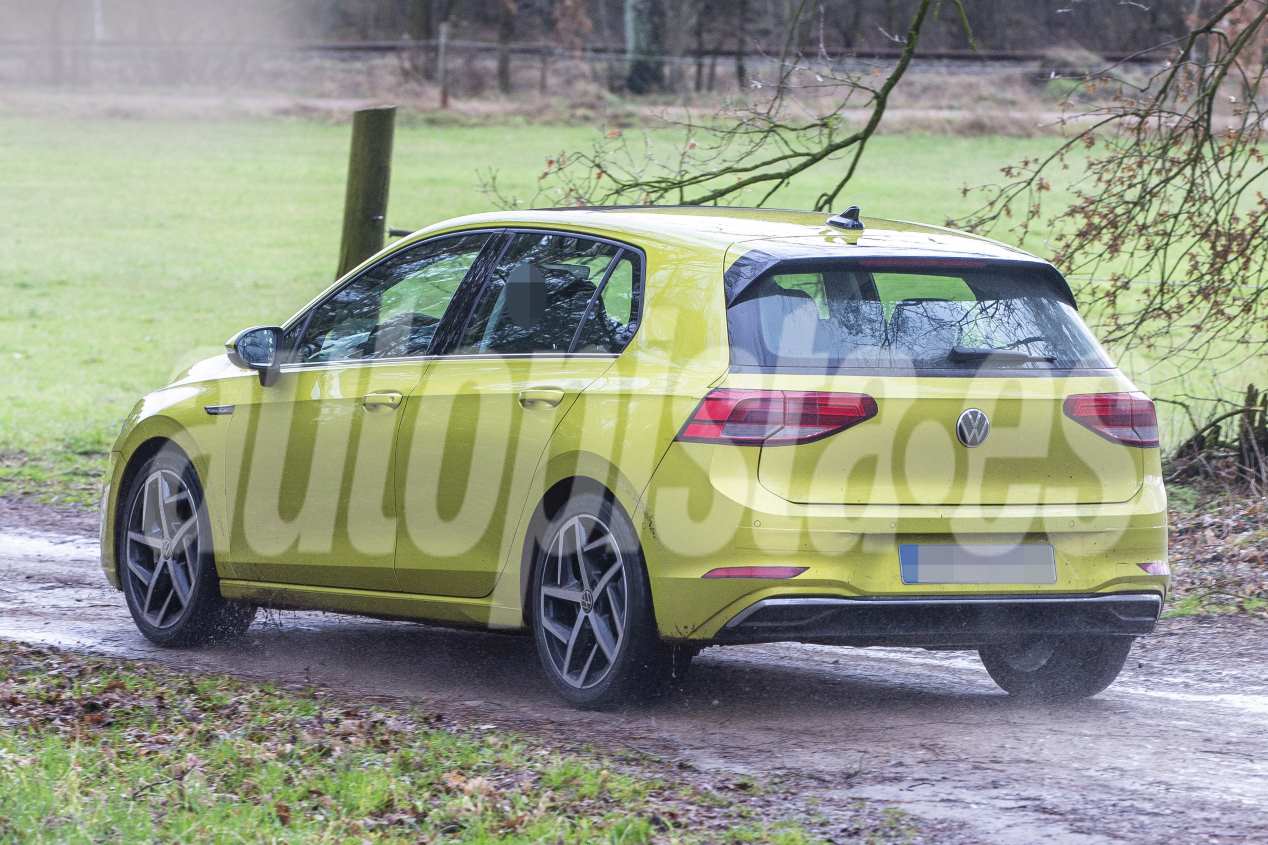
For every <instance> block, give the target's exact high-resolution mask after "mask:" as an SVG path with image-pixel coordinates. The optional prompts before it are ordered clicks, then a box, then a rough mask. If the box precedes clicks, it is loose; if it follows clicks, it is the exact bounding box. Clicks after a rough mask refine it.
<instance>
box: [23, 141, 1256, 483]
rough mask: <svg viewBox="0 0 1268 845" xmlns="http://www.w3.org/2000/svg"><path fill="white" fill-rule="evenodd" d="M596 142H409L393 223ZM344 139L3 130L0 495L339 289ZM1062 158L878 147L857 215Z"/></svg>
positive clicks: (932, 144)
mask: <svg viewBox="0 0 1268 845" xmlns="http://www.w3.org/2000/svg"><path fill="white" fill-rule="evenodd" d="M598 131H599V129H598V127H586V128H581V127H554V126H541V125H519V124H502V125H493V126H487V127H460V126H427V125H418V124H413V125H409V124H407V125H404V126H401V127H399V128H398V132H397V138H396V152H395V162H394V173H393V185H392V198H391V204H390V212H389V223H390V225H392V226H393V227H400V228H417V227H421V226H424V225H427V224H429V223H432V222H435V221H437V220H441V219H443V218H446V217H450V216H453V215H456V214H461V213H466V212H473V211H480V210H486V209H487V208H489V207H490V200H489V199H488V198H487V197H485V196H484V195H483V194H482V193H481V192H480V191H479V189H478V184H479V173H480V172H481V171H483V170H485V169H488V168H491V167H492V168H496V169H497V170H498V171H499V173H500V180H499V181H500V183H501V184H502V186H503V188H504V189H508V190H510V191H513V192H520V193H524V194H527V193H531V191H532V187H533V184H534V182H535V180H536V178H537V175H538V174H539V173H540V172H541V170H542V166H543V162H544V161H545V159H546V158H547V157H548V156H551V155H553V154H555V153H558V152H559V151H561V150H567V149H577V148H582V147H586V146H588V145H589V144H590V143H591V142H592V140H593V139H594V138H595V137H596V133H597V132H598ZM348 134H349V130H348V127H347V126H346V125H332V124H328V123H320V122H313V121H303V120H284V119H273V120H263V119H261V120H253V121H236V122H214V121H209V122H194V121H182V122H147V121H137V120H124V119H119V120H100V119H94V120H68V121H51V120H15V119H5V120H0V174H3V179H2V180H0V223H2V224H3V226H4V229H5V231H4V234H3V237H0V301H2V302H3V303H4V306H3V308H2V309H0V362H3V366H0V385H2V389H0V396H2V397H3V400H4V401H3V402H0V489H11V488H12V487H13V484H14V481H15V479H16V480H17V482H18V483H19V485H20V486H22V487H26V488H30V487H33V486H34V487H43V490H42V491H41V492H43V493H45V494H46V495H47V494H48V493H49V492H50V490H53V488H61V487H75V488H82V487H84V484H83V482H84V481H85V472H86V473H87V475H88V476H91V474H92V467H93V466H94V465H95V464H94V463H93V462H94V461H95V460H96V458H95V456H97V455H99V454H100V453H101V451H102V450H104V449H105V448H106V447H107V446H108V444H109V442H110V441H111V439H112V438H113V436H114V434H115V432H116V430H117V427H118V425H119V422H120V420H121V419H122V418H123V416H124V415H125V414H126V413H127V411H128V410H129V408H130V407H131V405H132V404H133V402H134V401H135V400H136V399H137V398H138V397H139V396H140V395H141V394H142V393H144V392H146V391H148V390H151V389H153V388H155V387H157V386H159V385H161V384H163V383H164V382H165V381H167V380H168V379H169V378H170V377H171V376H172V375H173V374H175V373H176V372H178V371H179V370H181V369H182V368H183V367H185V366H186V365H188V364H190V363H192V362H193V361H195V360H197V359H199V358H202V357H205V356H207V355H211V354H215V353H217V352H218V351H219V350H220V349H221V344H222V343H223V341H224V339H225V338H226V337H228V336H229V335H230V334H232V333H233V332H234V331H236V330H237V329H239V328H242V327H244V326H247V325H251V324H256V323H262V322H277V321H281V320H282V319H284V318H286V317H287V316H289V315H290V314H291V313H293V312H294V311H295V310H296V309H298V308H299V307H300V306H302V305H303V304H304V303H305V302H306V301H307V300H308V299H309V298H310V297H311V296H312V295H313V294H315V293H316V292H318V291H320V290H321V289H322V288H323V287H325V286H326V285H327V284H328V283H329V282H330V281H331V278H332V275H333V272H334V266H335V259H336V254H337V250H338V239H339V229H340V215H341V213H342V204H343V180H344V176H345V169H346V159H347V144H348ZM1052 143H1053V141H1052V139H1045V138H1036V139H1017V138H1004V137H999V138H954V137H944V136H938V137H933V136H896V137H882V138H879V139H877V140H875V141H873V143H872V145H871V146H870V147H869V149H868V152H867V155H866V158H865V166H864V168H863V172H862V174H861V175H860V176H859V178H858V179H857V182H856V183H855V184H854V186H853V188H851V189H850V191H849V192H848V193H849V196H848V201H849V202H857V203H858V204H860V205H862V206H863V208H864V211H865V214H870V215H876V216H893V217H900V218H906V219H917V220H922V221H928V222H934V223H941V222H942V221H944V220H945V219H947V218H949V217H954V216H957V215H960V214H963V213H965V212H966V211H968V210H970V208H971V202H972V200H968V199H965V198H963V197H962V196H961V188H962V187H963V186H964V185H966V184H969V185H975V184H979V183H983V182H989V181H992V180H993V179H995V178H996V177H997V175H998V168H999V167H1000V166H1001V165H1002V164H1004V163H1007V162H1010V161H1015V160H1017V159H1019V158H1021V157H1023V156H1027V155H1034V154H1036V153H1038V152H1041V151H1042V150H1044V149H1046V148H1048V147H1049V146H1050V145H1051V144H1052ZM818 178H823V177H822V176H820V177H818ZM821 188H822V185H820V184H819V183H818V182H817V180H816V179H814V178H804V179H802V180H801V181H799V182H797V183H795V184H794V185H793V186H792V187H790V188H789V189H788V190H787V191H786V192H785V193H784V194H783V195H782V196H781V197H780V198H779V201H778V202H777V203H776V204H778V205H784V206H788V207H807V206H808V205H809V204H810V203H811V202H813V198H814V196H815V195H816V194H817V193H818V192H819V191H820V190H821ZM1055 199H1056V201H1057V202H1059V201H1060V199H1061V198H1060V197H1059V196H1058V197H1056V198H1055ZM1027 246H1028V247H1030V248H1031V249H1033V250H1035V251H1037V252H1040V253H1043V252H1044V245H1043V243H1042V242H1034V243H1028V244H1027ZM1127 369H1128V370H1129V372H1131V374H1132V375H1133V376H1135V377H1136V378H1137V380H1138V382H1139V383H1140V384H1141V385H1142V386H1143V387H1146V388H1154V389H1158V388H1156V387H1155V385H1156V384H1157V383H1158V382H1159V379H1160V377H1161V376H1165V375H1167V374H1168V373H1167V370H1166V368H1165V367H1163V368H1160V369H1155V370H1146V369H1145V367H1144V364H1143V363H1141V362H1139V361H1137V360H1135V359H1130V360H1129V361H1128V362H1127ZM1259 369H1260V370H1261V371H1262V370H1264V369H1265V368H1264V367H1263V366H1262V365H1261V366H1260V368H1259ZM1255 375H1256V373H1255V372H1254V370H1253V369H1252V370H1250V371H1247V370H1242V371H1239V372H1237V373H1234V374H1232V375H1231V376H1230V378H1231V379H1232V381H1233V383H1244V382H1245V381H1246V380H1248V379H1249V380H1254V376H1255ZM1263 375H1264V374H1263V372H1259V373H1258V376H1260V378H1259V381H1260V382H1261V383H1262V382H1264V381H1268V378H1264V377H1263ZM1200 378H1201V379H1202V380H1203V381H1209V378H1208V377H1207V376H1206V375H1205V374H1202V375H1201V376H1200ZM1164 392H1165V389H1164ZM76 455H79V456H81V458H80V459H77V458H75V456H76ZM6 477H7V478H8V482H7V483H6V481H5V478H6Z"/></svg>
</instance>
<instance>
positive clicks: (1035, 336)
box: [725, 258, 1143, 505]
mask: <svg viewBox="0 0 1268 845" xmlns="http://www.w3.org/2000/svg"><path fill="white" fill-rule="evenodd" d="M728 325H729V328H730V332H731V344H732V353H733V354H732V360H733V368H732V372H731V373H730V374H729V376H728V377H727V379H726V382H725V386H727V387H732V388H764V389H774V390H779V391H787V392H788V396H790V397H793V398H791V399H789V400H788V402H789V403H790V404H789V406H790V407H792V403H795V402H797V401H800V400H797V399H796V397H797V396H799V395H802V394H813V393H815V392H830V393H859V394H866V395H868V396H871V397H872V398H874V399H875V400H876V415H875V416H874V417H872V418H871V419H869V420H867V421H865V422H863V423H859V424H857V425H854V426H853V427H851V428H849V429H847V430H844V431H841V432H840V433H839V434H836V435H834V436H829V437H824V438H821V439H816V440H813V441H811V442H804V443H793V444H788V445H768V446H765V447H763V449H762V452H761V456H760V464H759V478H760V481H761V483H762V485H763V486H764V487H766V488H767V489H769V490H771V491H772V492H774V493H776V494H778V495H780V496H782V497H784V498H786V499H788V500H790V501H794V502H801V503H824V504H828V503H831V504H851V505H866V504H902V503H913V504H928V505H962V504H974V505H1006V504H1043V503H1048V504H1058V503H1061V504H1069V503H1096V502H1120V501H1125V500H1127V499H1129V498H1131V497H1132V496H1133V495H1134V494H1135V493H1136V491H1137V490H1138V489H1139V487H1140V485H1141V483H1142V467H1143V460H1142V456H1141V453H1140V450H1139V449H1136V448H1132V447H1130V446H1127V445H1124V444H1123V443H1121V442H1115V441H1114V440H1112V439H1110V438H1108V437H1106V436H1104V435H1103V433H1098V432H1097V431H1094V430H1093V429H1092V428H1090V427H1089V426H1087V425H1085V424H1083V423H1080V422H1078V421H1076V420H1074V419H1072V418H1071V417H1070V416H1069V415H1068V414H1067V413H1066V412H1065V403H1066V401H1067V398H1068V397H1069V396H1070V395H1072V394H1079V395H1102V394H1113V395H1125V392H1126V391H1130V390H1131V389H1132V388H1131V386H1130V384H1129V383H1128V382H1126V380H1125V379H1123V378H1122V376H1121V375H1120V374H1118V372H1117V371H1116V370H1114V369H1113V368H1112V366H1111V365H1110V364H1109V362H1108V360H1107V359H1106V357H1105V354H1104V352H1103V351H1102V350H1101V349H1100V348H1099V346H1097V344H1096V343H1095V341H1094V340H1093V339H1092V337H1091V335H1090V333H1089V332H1088V331H1087V329H1086V328H1085V327H1084V326H1083V324H1082V321H1081V320H1080V319H1079V317H1078V315H1077V313H1076V312H1075V310H1074V308H1073V305H1072V304H1071V303H1070V302H1069V300H1068V293H1067V292H1066V291H1065V289H1064V285H1063V284H1060V283H1059V277H1055V271H1052V270H1051V269H1050V268H1046V267H1044V266H1042V265H1026V264H1020V263H1016V262H988V261H982V260H976V259H917V260H912V259H902V258H878V259H869V260H861V261H852V262H851V261H843V260H840V259H835V260H826V261H823V260H821V261H818V262H808V263H806V262H803V263H800V264H797V263H794V264H792V265H783V266H777V267H775V268H773V269H772V270H770V271H768V272H767V273H766V274H765V275H764V276H763V277H762V278H760V279H758V280H757V281H756V282H754V283H752V284H750V285H748V286H747V288H746V289H745V290H744V291H743V292H742V293H741V294H740V295H739V296H738V297H736V298H734V299H733V300H732V301H731V303H730V306H729V309H728ZM798 407H805V403H804V402H803V403H802V404H801V405H799V406H798Z"/></svg>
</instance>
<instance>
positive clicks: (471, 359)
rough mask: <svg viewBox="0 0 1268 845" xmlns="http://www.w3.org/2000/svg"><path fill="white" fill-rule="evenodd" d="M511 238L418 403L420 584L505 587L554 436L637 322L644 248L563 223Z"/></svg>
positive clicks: (406, 561)
mask: <svg viewBox="0 0 1268 845" xmlns="http://www.w3.org/2000/svg"><path fill="white" fill-rule="evenodd" d="M509 238H510V240H509V243H508V244H507V246H506V248H505V250H504V252H503V253H502V256H501V258H500V259H499V260H498V261H497V262H496V264H495V266H494V268H493V270H492V271H491V272H490V274H489V277H488V279H487V281H486V282H485V284H484V287H483V290H482V291H481V292H480V293H479V295H478V298H477V299H476V301H475V303H474V307H473V308H472V310H471V313H470V315H469V316H468V317H467V318H466V320H465V325H464V326H463V328H462V330H461V331H460V332H458V333H457V334H456V336H455V338H454V339H453V341H452V342H451V343H450V344H449V346H448V348H447V349H446V350H444V353H443V354H442V355H441V356H440V357H438V358H435V359H434V360H433V364H432V366H431V367H430V368H429V369H428V371H427V373H426V375H425V376H424V378H423V380H422V382H421V383H420V384H419V385H418V387H417V388H416V389H415V391H414V392H413V394H412V395H411V396H410V398H409V401H408V403H407V405H406V408H405V418H404V422H403V425H402V429H401V434H400V439H399V446H398V449H397V465H398V473H397V474H398V478H399V479H400V481H399V484H400V490H399V498H400V501H401V503H402V505H401V507H402V515H403V517H404V518H403V519H402V521H401V528H400V532H399V536H398V542H397V547H398V549H397V562H396V570H397V577H398V580H399V582H400V584H401V586H402V588H403V589H404V590H406V591H408V592H413V593H424V594H431V595H446V596H465V597H479V596H485V595H488V594H489V593H490V592H491V591H492V590H493V586H494V584H495V582H496V580H497V576H498V573H499V571H500V569H501V565H502V562H503V561H504V560H506V556H507V554H508V551H509V550H510V548H511V544H512V543H514V542H515V541H516V538H518V537H519V536H520V532H519V527H520V519H521V517H522V515H523V512H524V511H525V509H526V503H527V502H528V500H529V499H530V492H531V491H530V485H531V483H532V479H533V476H534V470H535V469H536V467H537V463H538V461H539V460H540V458H541V456H542V453H543V452H544V450H545V448H546V445H547V443H548V442H549V440H550V437H551V435H552V433H553V432H554V431H555V428H556V427H557V426H558V425H559V423H560V421H561V420H562V419H563V418H564V415H565V414H567V413H568V410H569V408H570V407H571V406H572V404H573V402H575V401H576V398H577V396H578V395H579V394H580V393H581V391H583V390H585V389H586V387H588V386H589V385H590V384H591V383H592V382H594V380H595V379H597V378H598V377H599V376H601V375H602V374H603V373H604V372H605V371H606V370H607V369H608V368H609V367H611V365H612V362H613V361H614V360H615V359H616V355H617V353H618V352H619V351H620V350H621V349H622V348H623V347H624V346H625V343H626V342H627V340H628V338H629V336H630V335H631V334H632V332H633V330H634V328H635V322H636V317H637V310H638V309H637V297H636V296H635V293H634V292H635V290H636V287H635V286H636V284H637V281H638V280H639V279H640V278H641V262H642V258H641V255H640V254H639V253H638V252H636V251H635V250H633V249H630V248H628V247H624V246H622V245H620V244H615V243H611V242H608V241H603V240H598V239H595V238H589V237H582V236H577V235H571V234H566V233H558V232H543V231H521V232H515V233H512V234H511V235H510V236H509Z"/></svg>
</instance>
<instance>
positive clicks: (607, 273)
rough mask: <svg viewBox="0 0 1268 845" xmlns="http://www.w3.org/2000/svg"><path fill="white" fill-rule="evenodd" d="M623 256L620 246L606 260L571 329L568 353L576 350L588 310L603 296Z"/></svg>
mask: <svg viewBox="0 0 1268 845" xmlns="http://www.w3.org/2000/svg"><path fill="white" fill-rule="evenodd" d="M623 257H625V248H624V247H621V248H620V249H618V250H617V251H616V253H615V254H614V255H613V256H612V260H611V261H609V262H608V269H606V270H604V271H603V278H602V279H600V280H599V284H598V286H597V287H595V289H594V293H592V294H591V295H590V299H589V300H588V301H587V302H586V307H585V310H584V311H582V312H581V319H580V320H579V321H577V328H576V329H575V330H573V333H572V340H571V341H569V343H568V352H569V353H572V352H574V351H575V350H576V348H577V344H578V343H579V342H580V341H581V330H582V329H583V328H585V325H586V320H589V319H590V312H591V311H593V310H594V303H595V302H597V301H598V300H599V298H600V297H602V296H603V289H604V288H606V287H607V286H608V279H610V278H612V274H613V273H614V272H616V265H617V264H619V263H621V259H622V258H623ZM631 293H632V292H631ZM627 345H628V344H627Z"/></svg>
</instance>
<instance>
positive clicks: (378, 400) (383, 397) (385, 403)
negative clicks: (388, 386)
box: [361, 390, 404, 411]
mask: <svg viewBox="0 0 1268 845" xmlns="http://www.w3.org/2000/svg"><path fill="white" fill-rule="evenodd" d="M403 398H404V397H402V396H401V394H400V393H397V392H396V391H395V390H384V391H382V392H379V393H369V394H366V397H365V398H364V399H362V400H361V404H362V405H364V406H365V409H366V410H367V411H376V410H378V409H379V408H386V409H387V410H392V409H393V408H395V407H396V406H398V405H400V404H401V399H403Z"/></svg>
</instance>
